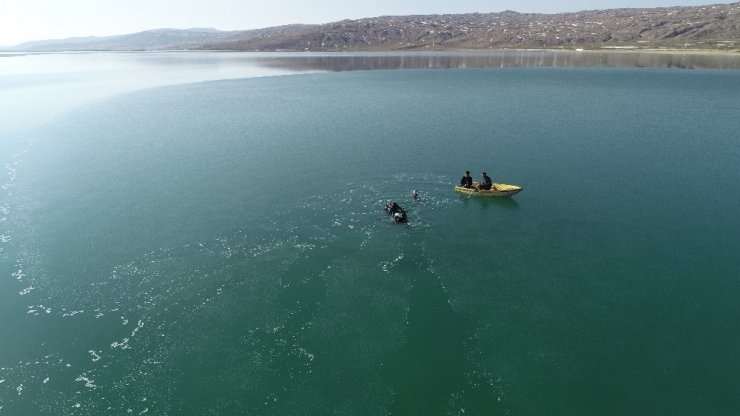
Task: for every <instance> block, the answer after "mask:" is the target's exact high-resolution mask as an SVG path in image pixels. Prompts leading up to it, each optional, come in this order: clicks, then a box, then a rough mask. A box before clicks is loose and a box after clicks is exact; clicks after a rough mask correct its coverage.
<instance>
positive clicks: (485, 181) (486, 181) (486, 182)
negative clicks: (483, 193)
mask: <svg viewBox="0 0 740 416" xmlns="http://www.w3.org/2000/svg"><path fill="white" fill-rule="evenodd" d="M481 175H483V176H482V179H481V181H480V183H479V184H478V189H484V190H489V189H491V187H492V186H493V181H491V178H490V177H489V176H488V175H487V174H486V172H481Z"/></svg>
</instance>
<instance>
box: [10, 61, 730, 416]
mask: <svg viewBox="0 0 740 416" xmlns="http://www.w3.org/2000/svg"><path fill="white" fill-rule="evenodd" d="M144 72H146V71H144ZM739 91H740V75H739V74H738V73H737V72H736V71H714V70H697V71H685V70H676V69H666V68H663V69H643V68H504V69H501V68H499V69H490V68H488V69H487V68H478V69H470V68H468V69H448V70H431V71H430V70H405V71H359V72H342V73H319V74H302V75H291V76H281V77H267V78H254V79H246V80H224V81H217V82H204V83H196V84H192V83H189V84H185V85H177V86H166V87H159V88H149V89H142V90H139V91H135V92H131V93H127V94H123V95H115V96H108V97H109V98H104V97H101V98H97V99H95V100H94V101H88V102H87V103H88V104H85V103H80V104H79V106H78V107H77V108H76V109H73V110H69V111H66V112H60V113H56V114H57V116H56V117H54V118H53V121H51V122H47V123H45V124H42V125H40V126H38V127H35V128H33V129H31V128H29V129H27V130H22V129H19V130H21V133H19V134H18V137H20V138H22V139H28V140H29V141H23V140H20V141H19V144H18V146H19V147H18V148H17V150H18V151H17V152H14V153H13V154H14V156H12V159H11V162H10V163H8V164H6V170H7V172H8V177H7V180H6V181H5V185H4V187H3V192H4V193H3V199H2V205H1V206H2V210H3V211H2V218H3V220H2V222H0V227H2V228H0V230H2V231H0V234H3V240H2V243H0V249H1V250H2V251H0V256H1V260H0V269H1V270H0V271H2V276H3V278H2V279H0V288H1V289H2V290H1V291H0V293H2V294H1V295H0V296H1V297H2V301H1V302H0V317H2V318H0V333H2V334H3V341H2V343H1V344H0V414H9V415H16V414H18V415H21V414H23V415H26V414H110V413H112V414H147V413H149V414H206V413H211V414H265V415H268V414H269V415H271V414H275V415H278V414H280V415H288V414H330V413H336V414H368V415H378V414H392V415H412V414H424V415H431V414H439V415H462V414H501V415H505V414H522V415H526V414H555V415H560V414H563V415H566V414H567V415H573V414H578V415H593V414H627V413H634V414H671V415H680V414H686V415H694V414H732V413H733V411H734V409H737V408H738V405H740V403H738V399H737V395H736V394H735V392H736V391H737V390H738V388H739V387H740V379H739V378H738V374H740V362H739V361H738V359H737V354H736V352H737V351H738V348H739V347H740V336H738V334H737V331H736V329H735V326H736V322H738V318H739V317H740V316H739V315H740V308H739V307H738V304H737V302H736V294H737V293H738V289H740V288H739V287H738V281H737V269H738V268H737V260H736V257H735V253H737V252H738V249H740V237H739V236H740V220H738V219H737V216H736V215H735V213H737V212H738V209H739V208H740V191H738V188H737V186H736V183H735V180H734V176H733V173H734V171H735V168H736V166H738V161H740V145H738V143H737V140H735V136H736V132H737V131H739V129H740V121H739V120H738V118H737V114H738V113H739V111H738V110H740V108H739V106H740V105H739V104H738V103H740V100H739V98H740V96H739V94H740V93H739ZM6 146H8V145H7V144H6ZM465 169H470V170H471V171H472V172H473V173H474V175H476V176H477V174H478V172H480V171H481V170H486V171H487V172H489V174H491V176H492V177H493V178H494V180H496V181H502V182H507V183H516V184H520V185H523V186H524V187H525V190H524V191H523V192H522V193H521V194H519V195H517V196H516V197H514V198H511V199H509V198H506V199H491V200H480V199H476V198H469V197H461V196H458V195H456V194H455V193H454V192H452V185H453V183H454V182H456V181H457V180H458V178H459V177H460V176H461V175H462V173H463V171H464V170H465ZM414 189H415V190H417V191H418V192H419V193H420V194H421V199H420V200H419V201H412V200H411V199H410V196H409V195H410V192H411V190H414ZM390 199H394V200H397V201H398V202H399V203H400V204H401V205H402V206H404V207H405V208H406V209H407V210H408V212H409V216H410V220H411V222H410V225H409V226H408V227H405V226H398V225H395V224H392V223H390V222H389V220H388V218H387V216H385V214H384V212H383V210H382V207H383V204H384V203H385V202H386V201H387V200H390Z"/></svg>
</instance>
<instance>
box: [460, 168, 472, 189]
mask: <svg viewBox="0 0 740 416" xmlns="http://www.w3.org/2000/svg"><path fill="white" fill-rule="evenodd" d="M460 186H462V187H463V188H472V187H473V177H472V176H470V171H469V170H466V171H465V175H463V177H462V179H460Z"/></svg>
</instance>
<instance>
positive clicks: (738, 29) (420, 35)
mask: <svg viewBox="0 0 740 416" xmlns="http://www.w3.org/2000/svg"><path fill="white" fill-rule="evenodd" d="M739 21H740V3H738V2H736V3H730V4H717V5H708V6H696V7H666V8H650V9H612V10H590V11H581V12H577V13H562V14H523V13H517V12H513V11H505V12H501V13H485V14H483V13H474V14H451V15H428V16H384V17H375V18H367V19H359V20H344V21H340V22H335V23H328V24H323V25H304V26H296V27H294V28H293V30H284V31H275V32H270V31H266V32H263V33H255V31H251V32H249V33H247V32H245V33H241V34H236V35H234V36H231V37H229V38H226V39H222V40H220V41H219V42H215V43H210V44H203V45H199V46H198V47H197V48H198V49H228V50H248V51H276V50H278V51H280V50H286V51H350V50H352V51H354V50H430V49H432V50H435V49H440V50H442V49H501V48H524V49H532V48H537V49H541V48H545V49H661V48H664V49H712V50H728V51H735V52H738V51H740V24H739Z"/></svg>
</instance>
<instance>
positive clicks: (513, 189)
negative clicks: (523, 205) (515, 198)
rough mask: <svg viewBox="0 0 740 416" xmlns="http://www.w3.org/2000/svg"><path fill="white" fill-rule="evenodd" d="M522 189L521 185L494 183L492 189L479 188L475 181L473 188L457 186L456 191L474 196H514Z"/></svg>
mask: <svg viewBox="0 0 740 416" xmlns="http://www.w3.org/2000/svg"><path fill="white" fill-rule="evenodd" d="M521 190H522V187H521V186H516V185H507V184H505V183H494V184H493V186H492V187H491V189H490V190H485V189H478V182H475V181H473V186H472V187H471V188H465V187H462V186H456V187H455V192H460V193H461V194H467V195H472V196H512V195H514V194H517V193H519V192H520V191H521Z"/></svg>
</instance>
